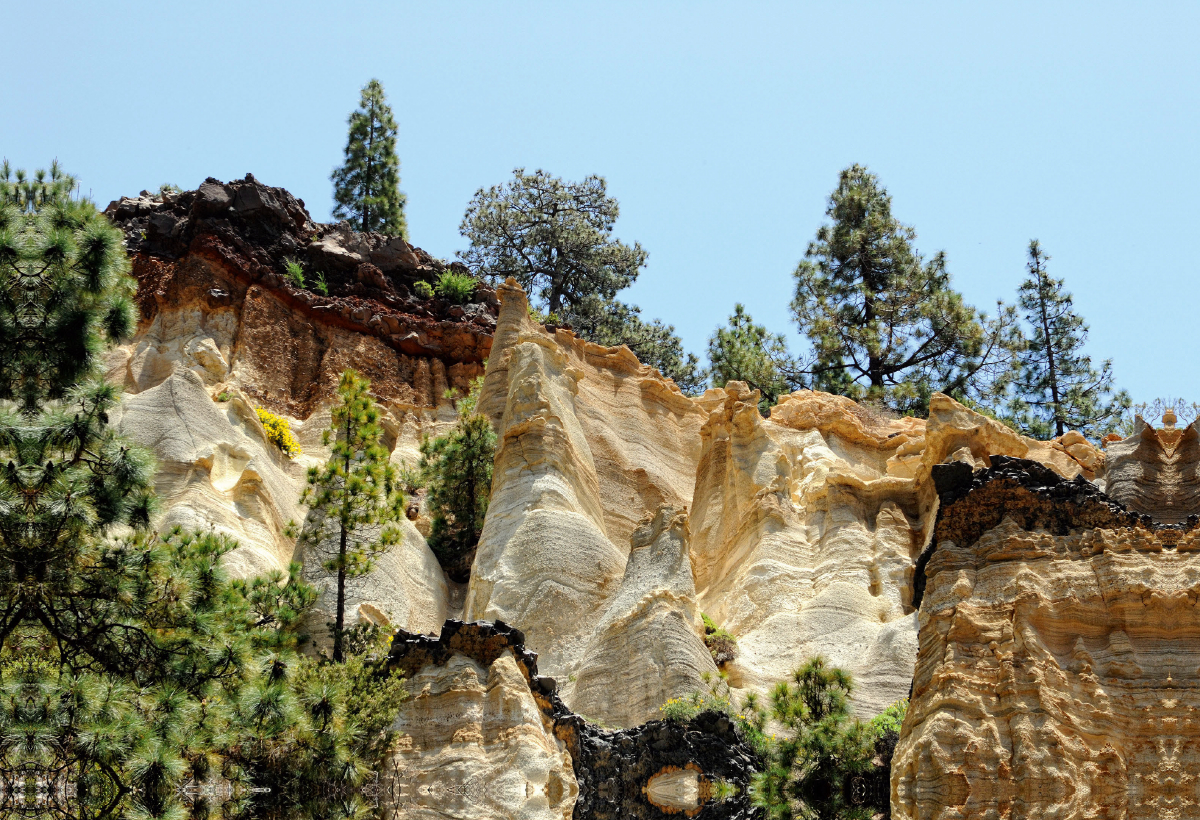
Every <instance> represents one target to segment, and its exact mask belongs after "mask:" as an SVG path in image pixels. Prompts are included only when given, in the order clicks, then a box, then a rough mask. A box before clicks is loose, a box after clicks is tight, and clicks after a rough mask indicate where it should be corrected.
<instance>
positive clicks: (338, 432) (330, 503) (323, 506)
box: [300, 370, 404, 661]
mask: <svg viewBox="0 0 1200 820" xmlns="http://www.w3.org/2000/svg"><path fill="white" fill-rule="evenodd" d="M370 387H371V383H370V382H369V381H367V380H366V379H364V378H362V377H361V376H359V375H358V373H356V372H355V371H353V370H347V371H346V372H345V373H343V374H342V377H341V379H340V381H339V382H338V401H337V403H336V404H335V405H334V406H333V411H332V415H333V421H332V423H331V425H330V427H329V429H328V430H326V431H325V436H324V441H325V444H326V445H329V444H330V443H331V442H332V447H333V452H332V454H331V455H330V456H329V460H328V461H327V462H325V466H324V467H322V468H317V467H311V468H309V471H308V486H307V487H306V488H305V490H304V494H303V495H302V496H301V497H300V501H301V503H302V504H305V505H306V506H308V507H309V509H310V510H311V511H312V512H311V513H310V515H309V516H308V518H307V519H306V521H305V526H304V529H303V530H302V532H301V534H300V541H301V542H302V543H304V544H307V545H309V547H311V548H312V550H313V551H315V552H319V553H322V554H323V556H324V560H323V562H322V564H321V566H322V567H323V568H324V569H325V571H327V572H330V573H333V574H334V575H336V576H337V615H336V618H337V620H336V621H335V623H334V628H333V659H334V660H335V661H341V660H342V659H343V658H344V653H343V650H342V643H343V633H344V631H345V617H346V582H347V580H348V579H351V578H356V577H358V576H360V575H365V574H366V573H368V572H370V571H371V569H372V567H373V566H374V559H375V558H376V557H377V556H379V555H381V554H382V553H384V552H386V551H387V550H388V549H389V548H390V547H391V546H392V545H394V544H396V543H397V542H398V541H399V540H400V531H399V529H398V528H397V527H396V526H395V522H396V521H397V520H399V518H400V516H401V515H402V514H403V510H404V495H403V493H402V492H401V491H400V486H399V484H398V482H397V476H396V469H395V467H393V466H392V465H391V463H390V462H389V460H388V455H389V454H388V451H387V448H386V447H384V446H383V428H382V427H381V426H380V424H379V407H378V405H376V403H375V400H374V399H372V398H371V394H370V392H369V390H370ZM367 528H370V531H369V532H368V531H367Z"/></svg>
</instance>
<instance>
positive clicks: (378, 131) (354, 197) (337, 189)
mask: <svg viewBox="0 0 1200 820" xmlns="http://www.w3.org/2000/svg"><path fill="white" fill-rule="evenodd" d="M349 126H350V131H349V135H348V137H347V139H346V151H345V162H344V163H343V164H342V166H341V167H340V168H338V169H337V170H335V171H334V172H333V177H332V179H333V200H334V202H335V203H336V204H335V206H334V209H333V215H334V216H335V217H336V218H338V219H349V220H351V221H353V222H354V223H355V224H356V225H357V226H358V229H359V230H360V231H362V232H363V233H367V232H368V231H374V232H378V233H383V234H387V235H388V236H399V237H402V238H404V239H407V238H408V222H407V221H406V219H405V217H404V206H405V204H406V202H407V200H408V198H407V197H406V196H405V195H404V194H403V193H401V192H400V158H399V157H398V156H397V155H396V135H397V133H398V129H397V127H396V119H395V117H394V116H393V115H392V109H391V106H389V105H388V104H387V98H386V97H385V96H384V93H383V85H382V84H381V83H380V82H379V80H371V81H370V82H369V83H367V84H366V85H365V86H364V87H363V90H362V97H361V98H360V100H359V105H358V109H357V110H355V111H354V112H352V113H351V114H350V120H349Z"/></svg>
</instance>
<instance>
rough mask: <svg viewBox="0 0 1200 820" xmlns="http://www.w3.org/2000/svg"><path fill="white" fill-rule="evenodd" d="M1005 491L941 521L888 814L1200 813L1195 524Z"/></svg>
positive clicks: (1135, 816) (1199, 589)
mask: <svg viewBox="0 0 1200 820" xmlns="http://www.w3.org/2000/svg"><path fill="white" fill-rule="evenodd" d="M1134 445H1136V442H1134V443H1133V445H1131V448H1130V449H1132V446H1134ZM1110 457H1111V453H1110ZM994 486H995V485H994V484H987V485H985V486H984V487H983V488H982V489H979V490H972V491H971V493H970V494H968V495H967V496H965V498H963V499H961V500H958V501H956V502H954V503H953V504H951V505H950V506H949V507H948V512H947V516H948V517H953V518H954V519H955V520H956V524H955V525H954V526H951V527H947V525H946V519H943V520H942V521H941V522H940V523H939V525H938V535H939V542H938V545H937V548H936V550H935V552H934V553H933V556H932V558H931V559H930V561H929V564H928V567H927V570H926V577H927V578H928V585H927V587H926V592H925V596H924V599H923V600H922V602H921V608H920V649H919V654H918V659H917V664H916V673H915V678H914V682H913V697H912V701H911V704H910V706H909V709H908V714H907V716H906V718H905V721H904V725H903V727H902V730H901V737H900V742H899V744H898V746H897V748H896V752H895V756H894V758H893V763H892V775H891V778H892V779H891V787H892V795H891V810H892V817H894V818H897V820H951V818H953V819H954V820H975V818H979V820H983V819H984V818H999V817H1009V816H1013V817H1015V816H1017V815H1018V814H1019V815H1020V816H1023V817H1096V818H1129V819H1130V820H1151V818H1154V819H1155V820H1156V819H1157V818H1167V817H1171V818H1193V817H1198V816H1200V793H1198V792H1197V788H1196V777H1195V772H1196V770H1197V765H1198V762H1200V742H1198V738H1200V726H1198V725H1197V718H1196V715H1197V714H1200V686H1198V685H1197V675H1196V672H1197V668H1198V667H1200V651H1197V648H1196V647H1197V644H1196V640H1195V636H1196V635H1198V634H1200V618H1198V617H1197V611H1196V608H1195V606H1194V604H1193V602H1194V601H1195V600H1196V599H1197V597H1198V596H1200V541H1198V539H1197V537H1196V532H1195V530H1191V531H1183V530H1178V529H1176V530H1154V529H1151V528H1147V527H1145V526H1143V525H1142V523H1141V522H1138V523H1137V524H1136V526H1133V525H1131V523H1132V522H1134V521H1136V519H1132V518H1131V517H1126V519H1125V520H1124V521H1123V522H1122V521H1120V520H1116V519H1115V516H1108V517H1109V518H1110V519H1114V520H1109V521H1105V520H1104V516H1105V514H1106V513H1105V510H1104V508H1103V507H1102V506H1099V505H1093V506H1092V507H1091V508H1085V507H1079V508H1074V502H1073V501H1064V500H1063V497H1062V495H1059V496H1057V497H1050V498H1049V500H1047V497H1045V496H1043V497H1039V496H1038V495H1037V494H1036V493H1031V492H1024V491H1015V492H1014V491H1013V490H1012V489H1009V488H1004V489H1000V490H995V491H992V488H993V487H994ZM1060 489H1061V485H1060ZM989 491H992V494H991V495H990V496H989V495H988V493H989ZM977 493H978V495H977ZM980 499H982V500H980ZM1039 507H1040V510H1041V512H1038V509H1039ZM1073 509H1083V510H1084V512H1083V513H1075V512H1073ZM1031 511H1032V512H1031ZM1026 515H1042V516H1047V515H1048V516H1052V517H1053V518H1054V526H1053V527H1050V526H1046V527H1043V526H1042V525H1041V523H1038V521H1036V520H1035V521H1034V522H1031V523H1029V524H1022V523H1019V521H1024V520H1026V519H1025V516H1026ZM997 518H999V519H1000V520H999V523H997V524H994V525H991V526H988V524H989V523H990V522H991V521H994V520H995V519H997ZM964 521H965V522H966V523H967V527H963V526H961V524H962V522H964ZM979 522H983V523H982V524H981V523H979ZM1098 524H1099V525H1098ZM971 526H975V527H986V529H984V531H983V534H982V535H981V536H979V537H978V538H976V539H972V538H971V537H970V536H969V535H965V533H967V532H968V529H969V527H971ZM1050 530H1053V531H1055V532H1060V531H1065V534H1062V535H1053V534H1051V532H1050ZM951 536H953V537H951ZM956 540H960V541H963V543H962V544H959V543H957V542H956ZM1018 809H1019V810H1018Z"/></svg>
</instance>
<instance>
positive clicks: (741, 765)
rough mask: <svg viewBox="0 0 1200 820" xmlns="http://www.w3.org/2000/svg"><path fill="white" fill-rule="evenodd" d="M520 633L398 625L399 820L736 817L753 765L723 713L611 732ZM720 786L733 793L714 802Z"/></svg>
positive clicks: (394, 790) (395, 795)
mask: <svg viewBox="0 0 1200 820" xmlns="http://www.w3.org/2000/svg"><path fill="white" fill-rule="evenodd" d="M524 637H525V636H524V635H523V634H522V633H521V631H520V630H518V629H514V628H512V627H509V626H507V625H506V624H504V623H500V622H498V623H463V622H462V621H455V620H450V621H447V622H446V624H445V625H444V626H443V628H442V632H441V634H440V636H438V637H437V638H432V637H429V636H425V635H414V634H409V633H403V632H402V633H400V634H398V635H397V636H396V638H395V640H394V642H393V644H392V650H391V654H390V656H389V661H390V663H391V664H392V665H393V666H394V667H395V668H397V669H399V670H401V671H402V672H403V673H404V674H405V676H406V678H407V680H408V683H407V686H408V690H409V692H410V698H409V700H408V701H406V703H405V705H404V707H403V708H402V710H401V714H400V716H399V718H398V719H397V724H396V728H398V729H400V730H402V731H403V732H404V733H405V737H404V738H402V739H401V741H400V747H399V750H398V752H397V753H396V755H395V757H394V759H393V765H392V767H391V768H390V770H389V771H388V772H386V773H385V774H386V781H387V782H386V783H383V784H381V785H383V786H384V790H383V791H384V794H385V795H387V796H388V801H389V804H390V805H389V806H388V808H389V809H391V810H393V811H394V812H395V814H396V815H397V816H399V817H406V818H407V817H411V818H414V819H415V818H422V819H423V820H434V818H456V820H474V818H479V817H497V818H519V819H520V820H525V818H539V819H540V818H559V817H562V818H574V820H617V818H620V820H626V819H627V818H636V819H637V820H667V818H670V817H678V816H680V815H683V816H687V817H694V818H698V820H741V819H742V818H750V817H754V816H756V815H755V814H754V812H753V810H752V809H751V808H750V806H749V802H748V787H749V784H750V777H751V776H752V774H753V772H754V770H755V766H756V765H757V761H756V760H755V759H754V757H753V752H752V751H751V749H750V748H749V747H748V746H747V745H746V744H745V743H744V741H743V740H742V738H741V737H740V736H739V734H738V730H737V729H736V727H735V726H734V724H733V722H732V721H730V720H729V719H728V718H726V717H725V716H723V715H719V714H716V713H705V714H702V715H699V716H697V717H696V718H694V719H693V720H691V721H690V722H688V723H685V724H675V723H667V722H663V721H653V722H650V723H647V724H644V725H642V726H639V727H636V728H633V729H629V730H624V731H611V730H606V729H602V728H600V727H598V726H596V725H594V724H592V723H590V722H588V721H587V720H586V719H584V718H583V717H581V716H579V715H576V714H573V713H572V712H571V711H570V710H569V709H568V708H567V707H566V706H565V705H564V703H563V701H562V699H561V698H560V697H559V695H558V692H557V689H556V685H555V681H554V680H553V679H552V678H548V677H544V676H542V675H539V674H538V657H537V655H536V654H534V653H532V652H529V651H528V650H527V649H526V648H525V646H524ZM718 782H724V783H725V784H727V785H728V786H732V787H734V789H736V790H737V794H736V795H735V796H733V797H730V798H728V799H724V800H722V799H720V798H719V797H718V796H717V794H716V791H715V789H714V786H715V785H716V784H717V783H718Z"/></svg>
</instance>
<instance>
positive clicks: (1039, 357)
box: [1011, 239, 1130, 440]
mask: <svg viewBox="0 0 1200 820" xmlns="http://www.w3.org/2000/svg"><path fill="white" fill-rule="evenodd" d="M1049 259H1050V257H1049V256H1048V255H1047V254H1046V253H1045V251H1043V250H1042V246H1041V245H1040V244H1039V243H1038V241H1037V240H1036V239H1034V240H1032V241H1031V242H1030V243H1029V261H1028V262H1027V263H1026V265H1025V268H1026V270H1027V271H1028V276H1027V277H1026V278H1025V281H1024V282H1022V283H1021V287H1020V288H1019V289H1018V291H1017V293H1018V296H1019V304H1020V307H1021V314H1022V316H1023V318H1024V319H1025V321H1026V322H1027V323H1028V324H1029V328H1030V331H1031V332H1030V335H1029V340H1028V342H1027V344H1026V347H1025V350H1024V351H1022V352H1021V353H1020V354H1019V360H1020V365H1021V369H1020V374H1019V376H1018V377H1017V380H1016V382H1015V384H1014V389H1015V397H1014V398H1013V400H1012V403H1011V412H1012V416H1013V419H1014V420H1015V421H1016V422H1017V423H1018V424H1019V425H1020V426H1021V427H1023V428H1024V430H1025V431H1026V432H1027V433H1028V434H1029V435H1031V436H1034V437H1036V438H1043V439H1045V438H1050V437H1051V436H1061V435H1062V434H1063V433H1065V432H1066V431H1067V430H1078V431H1079V432H1081V433H1083V434H1084V435H1085V436H1088V437H1089V438H1091V439H1093V440H1095V439H1099V438H1102V437H1103V436H1104V435H1105V434H1106V433H1109V432H1112V430H1113V429H1114V428H1115V427H1116V426H1117V425H1118V424H1119V423H1120V420H1121V416H1122V414H1123V413H1124V412H1125V411H1126V410H1128V409H1129V407H1130V400H1129V396H1128V395H1127V394H1126V393H1125V392H1124V391H1116V390H1115V388H1114V385H1113V376H1112V360H1111V359H1105V360H1104V361H1103V362H1101V363H1100V366H1099V367H1098V368H1097V367H1095V366H1093V364H1092V360H1091V357H1090V356H1087V355H1086V354H1084V353H1083V346H1084V344H1085V343H1086V342H1087V336H1088V326H1087V324H1086V323H1085V322H1084V321H1083V317H1081V316H1079V314H1077V313H1076V312H1075V308H1074V304H1073V301H1072V299H1071V294H1070V293H1068V292H1067V291H1066V290H1064V288H1063V280H1062V279H1055V278H1053V277H1052V276H1050V275H1049V274H1048V273H1047V272H1046V262H1047V261H1049Z"/></svg>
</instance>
